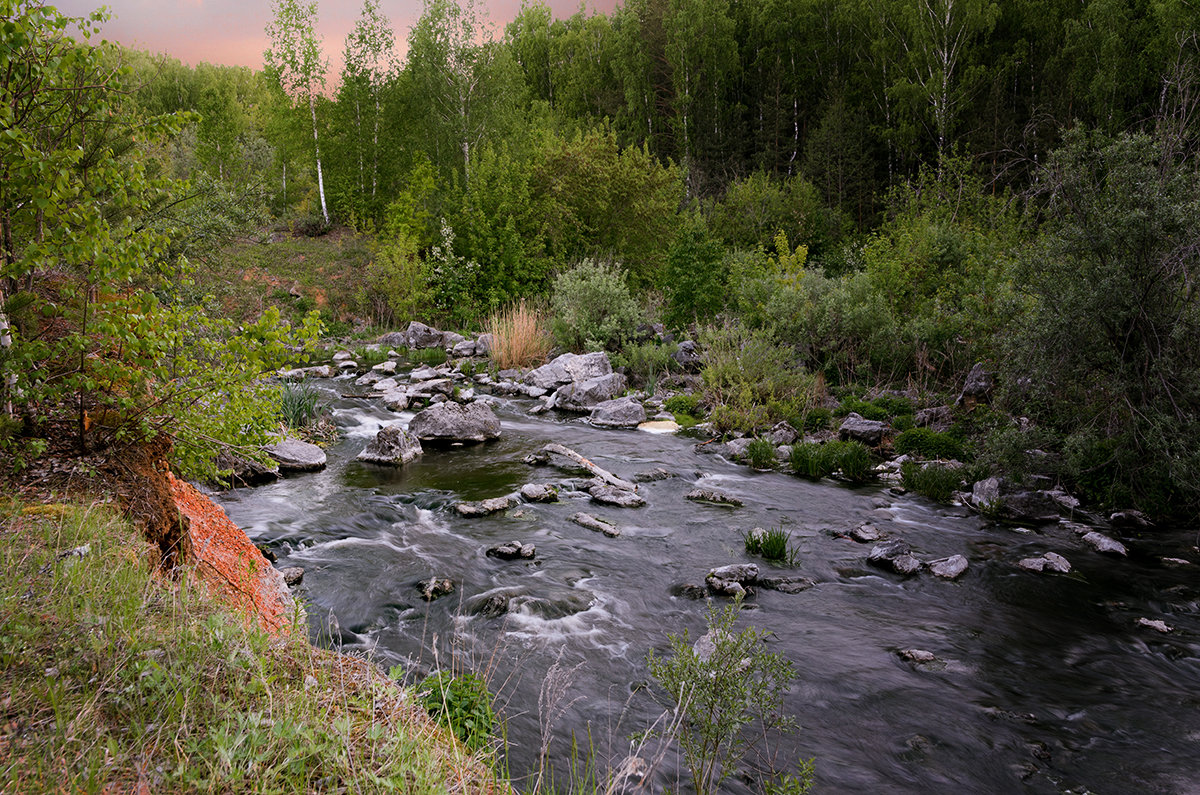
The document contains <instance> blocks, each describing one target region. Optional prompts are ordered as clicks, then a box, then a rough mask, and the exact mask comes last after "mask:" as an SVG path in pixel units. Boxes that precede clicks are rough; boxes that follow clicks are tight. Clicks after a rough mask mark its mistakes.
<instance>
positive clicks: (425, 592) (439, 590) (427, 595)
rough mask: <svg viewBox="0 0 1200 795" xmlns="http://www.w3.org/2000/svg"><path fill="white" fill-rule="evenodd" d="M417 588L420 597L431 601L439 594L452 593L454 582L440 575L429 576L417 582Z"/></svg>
mask: <svg viewBox="0 0 1200 795" xmlns="http://www.w3.org/2000/svg"><path fill="white" fill-rule="evenodd" d="M417 590H418V591H420V592H421V598H422V599H424V600H425V601H426V602H432V601H433V600H434V599H437V598H438V597H440V596H445V595H446V594H451V593H454V583H453V582H452V581H450V580H447V579H442V578H440V577H430V578H429V579H428V580H421V581H420V582H419V583H417Z"/></svg>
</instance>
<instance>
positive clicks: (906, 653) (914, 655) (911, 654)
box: [897, 649, 937, 663]
mask: <svg viewBox="0 0 1200 795" xmlns="http://www.w3.org/2000/svg"><path fill="white" fill-rule="evenodd" d="M897 654H899V655H900V659H902V660H907V661H908V662H916V663H931V662H937V655H935V654H934V653H933V652H931V651H925V650H924V649H901V650H900V651H899V652H897Z"/></svg>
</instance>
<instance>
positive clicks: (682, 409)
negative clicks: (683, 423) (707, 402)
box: [663, 394, 700, 416]
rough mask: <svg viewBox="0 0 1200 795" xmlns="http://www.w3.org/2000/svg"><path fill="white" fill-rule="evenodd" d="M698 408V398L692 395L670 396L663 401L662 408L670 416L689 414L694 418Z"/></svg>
mask: <svg viewBox="0 0 1200 795" xmlns="http://www.w3.org/2000/svg"><path fill="white" fill-rule="evenodd" d="M699 406H700V396H699V395H692V394H682V395H671V397H669V398H667V399H666V400H665V401H663V408H665V409H666V410H667V411H669V412H671V413H672V414H691V415H693V416H695V414H696V410H697V409H698V408H699Z"/></svg>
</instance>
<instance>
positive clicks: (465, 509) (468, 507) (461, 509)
mask: <svg viewBox="0 0 1200 795" xmlns="http://www.w3.org/2000/svg"><path fill="white" fill-rule="evenodd" d="M514 505H516V500H514V499H513V498H512V497H493V498H492V499H490V500H482V501H480V502H460V503H459V504H458V505H455V506H454V510H456V511H458V514H459V516H466V517H474V516H489V515H491V514H493V513H500V512H501V511H507V510H508V509H509V508H511V507H513V506H514Z"/></svg>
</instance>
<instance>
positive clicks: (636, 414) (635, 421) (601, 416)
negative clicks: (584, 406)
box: [588, 396, 646, 428]
mask: <svg viewBox="0 0 1200 795" xmlns="http://www.w3.org/2000/svg"><path fill="white" fill-rule="evenodd" d="M588 421H589V422H591V423H592V425H595V426H597V427H600V428H636V427H638V426H639V425H641V424H642V423H643V422H645V421H646V408H645V406H643V405H642V404H641V403H640V402H639V401H638V400H637V399H636V398H633V397H629V396H626V397H620V398H616V399H614V400H606V401H604V402H603V403H599V404H597V405H596V407H595V408H593V409H592V413H591V416H590V417H589V418H588Z"/></svg>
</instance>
